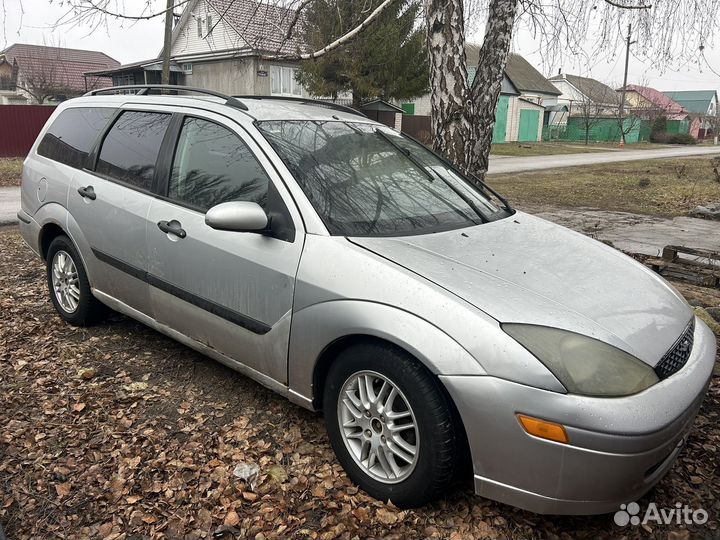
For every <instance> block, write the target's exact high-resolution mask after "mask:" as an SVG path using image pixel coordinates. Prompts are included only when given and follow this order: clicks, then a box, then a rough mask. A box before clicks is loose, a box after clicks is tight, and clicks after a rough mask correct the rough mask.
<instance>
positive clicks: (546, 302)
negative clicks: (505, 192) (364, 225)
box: [349, 212, 692, 366]
mask: <svg viewBox="0 0 720 540" xmlns="http://www.w3.org/2000/svg"><path fill="white" fill-rule="evenodd" d="M349 240H350V241H351V242H353V243H354V244H356V245H358V246H361V247H363V248H365V249H367V250H369V251H371V252H374V253H375V254H377V255H379V256H381V257H384V258H386V259H388V260H390V261H393V262H394V263H396V264H398V265H400V266H402V267H404V268H406V269H408V270H410V271H412V272H414V273H416V274H418V275H419V276H422V277H423V278H425V279H428V280H430V281H432V282H433V283H435V284H436V285H438V286H440V287H442V288H444V289H446V290H448V291H450V292H452V293H453V294H455V295H457V296H458V297H460V298H462V299H463V300H465V301H466V302H469V303H470V304H472V305H474V306H475V307H476V308H478V309H480V310H482V311H483V312H485V313H487V314H488V315H490V316H491V317H493V318H495V319H496V320H498V321H500V322H501V323H507V322H514V323H528V324H538V325H544V326H552V327H555V328H562V329H565V330H569V331H572V332H578V333H581V334H584V335H588V336H591V337H594V338H596V339H599V340H602V341H605V342H607V343H610V344H612V345H614V346H616V347H618V348H621V349H623V350H625V351H626V352H628V353H630V354H632V355H634V356H636V357H637V358H639V359H641V360H643V361H644V362H646V363H647V364H649V365H651V366H654V365H655V364H657V363H658V362H659V361H660V359H661V358H662V356H663V354H665V352H666V351H667V350H668V349H669V348H670V347H671V346H672V345H673V343H674V342H675V341H676V340H677V338H678V337H679V336H680V334H681V333H682V331H683V330H684V329H685V327H686V326H687V324H688V322H689V321H690V319H691V317H692V312H691V310H690V308H689V306H688V304H687V302H686V301H685V300H684V299H683V298H682V297H681V296H680V295H679V294H678V293H677V292H676V291H675V290H674V289H673V288H672V287H671V286H670V285H669V284H668V283H666V282H665V281H664V280H662V279H661V278H660V277H658V276H657V275H656V274H654V273H653V272H651V271H650V270H649V269H647V268H645V267H644V266H643V265H641V264H640V263H638V262H636V261H634V260H633V259H631V258H630V257H627V256H626V255H624V254H622V253H620V252H619V251H616V250H615V249H613V248H611V247H609V246H606V245H605V244H602V243H600V242H597V241H595V240H592V239H590V238H588V237H586V236H584V235H581V234H579V233H576V232H574V231H571V230H569V229H566V228H565V227H561V226H559V225H555V224H553V223H550V222H548V221H545V220H543V219H540V218H537V217H533V216H530V215H528V214H524V213H522V212H517V213H515V214H514V215H512V216H511V217H508V218H506V219H503V220H499V221H493V222H490V223H486V224H484V225H479V226H477V227H471V228H467V229H462V230H455V231H448V232H443V233H436V234H427V235H422V236H405V237H394V238H365V237H363V238H356V237H354V238H350V239H349Z"/></svg>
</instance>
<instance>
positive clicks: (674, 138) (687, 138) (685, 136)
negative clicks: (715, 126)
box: [665, 133, 697, 144]
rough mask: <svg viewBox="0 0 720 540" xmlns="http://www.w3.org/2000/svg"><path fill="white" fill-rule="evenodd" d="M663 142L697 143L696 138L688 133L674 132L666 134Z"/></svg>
mask: <svg viewBox="0 0 720 540" xmlns="http://www.w3.org/2000/svg"><path fill="white" fill-rule="evenodd" d="M665 142H666V143H668V144H697V139H696V138H695V137H693V136H692V135H690V134H689V133H676V134H674V135H667V136H666V137H665Z"/></svg>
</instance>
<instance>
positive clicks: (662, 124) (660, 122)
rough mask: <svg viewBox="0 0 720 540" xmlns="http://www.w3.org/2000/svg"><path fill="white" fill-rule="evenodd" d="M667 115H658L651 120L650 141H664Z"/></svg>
mask: <svg viewBox="0 0 720 540" xmlns="http://www.w3.org/2000/svg"><path fill="white" fill-rule="evenodd" d="M666 132H667V117H666V116H658V117H657V118H655V120H654V121H653V124H652V127H651V128H650V141H651V142H660V143H661V142H665V141H666V139H667V133H666Z"/></svg>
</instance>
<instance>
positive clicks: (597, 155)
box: [488, 146, 720, 174]
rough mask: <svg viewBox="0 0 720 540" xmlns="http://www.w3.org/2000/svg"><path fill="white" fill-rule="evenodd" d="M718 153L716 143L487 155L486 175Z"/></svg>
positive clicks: (718, 149)
mask: <svg viewBox="0 0 720 540" xmlns="http://www.w3.org/2000/svg"><path fill="white" fill-rule="evenodd" d="M708 154H720V146H694V147H693V146H690V147H680V148H677V147H671V148H663V149H653V150H623V151H617V150H611V151H609V152H588V153H585V154H562V155H558V156H530V157H508V156H490V168H489V171H488V173H489V174H499V173H512V172H521V171H536V170H540V169H555V168H556V167H576V166H578V165H596V164H598V163H615V162H620V161H637V160H641V159H658V158H670V157H685V156H700V155H708Z"/></svg>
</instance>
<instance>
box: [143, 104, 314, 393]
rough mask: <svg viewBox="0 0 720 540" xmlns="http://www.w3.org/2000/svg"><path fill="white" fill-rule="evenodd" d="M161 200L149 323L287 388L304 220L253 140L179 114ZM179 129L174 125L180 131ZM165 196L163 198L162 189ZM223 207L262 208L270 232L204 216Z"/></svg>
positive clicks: (151, 244) (206, 119)
mask: <svg viewBox="0 0 720 540" xmlns="http://www.w3.org/2000/svg"><path fill="white" fill-rule="evenodd" d="M176 126H179V129H178V137H177V144H176V145H175V146H174V147H175V152H174V156H173V158H172V165H171V166H170V167H169V171H168V174H167V179H166V185H165V186H164V188H162V189H163V191H164V196H163V197H161V198H159V199H155V200H153V202H152V204H151V206H150V210H149V213H148V229H147V244H148V249H149V251H148V259H149V261H150V262H149V265H150V266H149V272H148V274H149V275H148V281H149V284H150V297H151V303H152V305H153V311H154V315H155V319H156V320H157V321H158V322H160V323H162V324H165V325H167V326H169V327H171V328H173V329H175V330H177V331H179V332H181V333H183V334H185V335H186V336H188V337H191V338H193V339H194V340H197V341H199V342H201V343H203V344H205V345H207V346H209V347H211V348H212V349H215V350H216V351H218V352H220V353H222V354H224V355H226V356H228V357H230V358H232V359H233V360H236V361H239V362H241V363H243V364H245V365H246V366H248V367H250V368H252V369H254V370H257V371H259V372H261V373H263V374H264V375H267V376H269V377H271V378H272V379H275V380H276V381H278V382H280V383H283V384H287V350H288V342H289V337H290V317H291V313H292V303H293V295H294V290H295V277H296V274H297V268H298V264H299V261H300V254H301V252H302V247H303V240H304V234H303V232H304V231H303V230H302V221H301V219H300V216H299V214H298V213H297V209H296V208H295V207H294V205H293V204H290V203H286V201H288V202H289V201H291V199H290V196H289V194H288V193H287V191H286V190H285V186H284V185H283V183H282V181H281V180H280V178H279V177H278V175H277V173H276V172H275V170H274V169H273V168H272V166H271V164H270V162H269V161H268V160H267V158H266V157H265V155H264V154H263V153H262V151H261V150H260V149H259V148H258V146H257V145H256V144H255V143H254V141H252V139H251V138H250V137H249V136H248V135H247V134H246V133H245V132H244V131H243V130H242V129H241V128H240V127H239V126H237V125H236V124H233V123H232V122H230V121H228V120H227V119H225V118H224V117H221V116H219V115H212V113H204V115H203V117H200V116H190V115H184V116H182V118H179V119H178V120H177V121H176ZM176 129H177V128H176ZM163 191H161V193H163ZM227 201H251V202H256V203H258V204H260V205H261V206H262V207H263V208H264V209H265V211H266V213H267V214H268V215H269V216H270V218H271V224H272V225H273V226H272V227H271V230H270V231H268V232H263V233H258V232H236V231H223V230H215V229H212V228H211V227H209V226H208V225H206V224H205V212H206V211H207V210H208V209H209V208H211V207H213V206H215V205H217V204H220V203H223V202H227Z"/></svg>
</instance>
